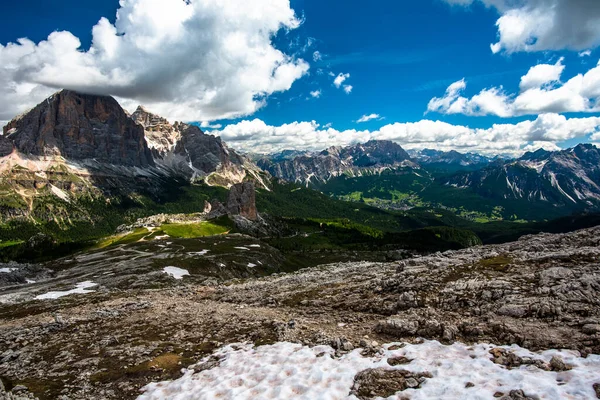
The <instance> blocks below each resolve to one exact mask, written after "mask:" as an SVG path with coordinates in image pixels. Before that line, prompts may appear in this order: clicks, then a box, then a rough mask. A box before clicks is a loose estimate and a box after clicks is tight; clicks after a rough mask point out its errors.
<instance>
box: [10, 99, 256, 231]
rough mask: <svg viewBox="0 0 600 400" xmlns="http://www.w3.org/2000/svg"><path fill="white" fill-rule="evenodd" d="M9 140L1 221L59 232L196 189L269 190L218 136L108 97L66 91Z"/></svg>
mask: <svg viewBox="0 0 600 400" xmlns="http://www.w3.org/2000/svg"><path fill="white" fill-rule="evenodd" d="M3 133H4V134H3V135H2V136H0V216H1V219H2V222H3V223H7V222H10V221H13V220H19V221H22V222H23V223H25V222H27V223H32V224H34V225H35V224H38V225H39V224H47V223H52V224H55V225H57V226H59V227H61V229H63V228H66V227H68V226H72V225H73V224H77V223H83V222H86V223H87V224H92V225H94V224H99V223H101V222H102V223H104V222H106V218H104V220H103V219H102V216H101V215H100V214H106V213H109V214H111V215H114V216H115V221H113V222H114V224H116V223H117V222H122V221H117V220H118V219H119V218H122V217H124V216H125V215H126V214H127V213H129V212H130V211H128V210H130V209H131V207H135V208H139V209H140V210H141V211H140V212H142V213H143V212H150V210H149V207H150V204H154V202H158V203H161V202H164V201H166V200H167V199H174V198H176V197H177V196H180V195H182V193H184V192H185V190H187V189H186V187H189V186H190V184H192V183H194V184H197V183H202V184H204V185H208V186H222V187H225V188H228V187H231V186H232V185H234V184H237V183H241V182H244V181H253V182H255V183H256V185H257V186H258V187H261V188H265V187H267V184H268V183H267V182H268V176H267V175H266V174H265V173H263V172H262V171H261V170H260V169H259V168H258V167H257V166H256V165H255V164H253V163H252V162H250V161H249V160H247V159H245V158H244V157H242V156H241V155H239V154H237V153H236V152H235V151H233V150H231V149H229V148H227V146H226V144H225V143H223V142H222V141H221V139H220V138H218V137H215V136H212V135H206V134H204V132H202V131H201V130H200V128H198V127H196V126H194V125H188V124H184V123H180V122H176V123H174V124H171V123H169V121H167V120H166V119H164V118H161V117H159V116H157V115H154V114H151V113H150V112H148V111H147V110H145V109H144V108H143V107H139V108H138V109H137V110H136V111H135V113H134V114H133V115H131V116H130V115H129V114H128V113H127V112H126V111H125V110H123V108H121V106H120V105H119V103H118V102H117V101H116V100H115V99H114V98H112V97H109V96H96V95H89V94H83V93H77V92H74V91H69V90H63V91H60V92H58V93H56V94H54V95H52V96H50V97H49V98H48V99H46V100H45V101H43V102H42V103H40V104H39V105H37V106H36V107H34V108H33V109H32V110H30V111H28V112H27V113H25V114H23V115H21V116H18V117H16V118H15V119H14V120H12V121H11V122H9V123H8V125H6V126H5V127H4V129H3ZM205 192H206V190H205ZM204 200H206V199H205V198H204V197H202V200H201V201H200V202H201V203H202V204H201V206H198V207H203V205H204V203H203V201H204ZM186 201H188V202H193V201H194V199H191V198H188V199H187V200H186ZM144 209H145V211H144ZM105 217H106V215H105ZM113 222H111V224H113ZM114 224H113V225H114Z"/></svg>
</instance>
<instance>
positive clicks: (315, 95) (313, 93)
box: [310, 90, 322, 99]
mask: <svg viewBox="0 0 600 400" xmlns="http://www.w3.org/2000/svg"><path fill="white" fill-rule="evenodd" d="M321 94H322V92H321V91H320V90H315V91H312V92H310V95H311V96H312V97H314V98H315V99H318V98H319V97H321Z"/></svg>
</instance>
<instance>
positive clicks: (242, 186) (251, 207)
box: [227, 182, 258, 221]
mask: <svg viewBox="0 0 600 400" xmlns="http://www.w3.org/2000/svg"><path fill="white" fill-rule="evenodd" d="M227 211H228V212H229V213H230V214H231V215H240V216H242V217H244V218H246V219H249V220H251V221H256V220H257V219H258V212H257V210H256V190H255V188H254V184H253V183H251V182H244V183H238V184H236V185H233V186H232V187H231V189H229V198H228V199H227Z"/></svg>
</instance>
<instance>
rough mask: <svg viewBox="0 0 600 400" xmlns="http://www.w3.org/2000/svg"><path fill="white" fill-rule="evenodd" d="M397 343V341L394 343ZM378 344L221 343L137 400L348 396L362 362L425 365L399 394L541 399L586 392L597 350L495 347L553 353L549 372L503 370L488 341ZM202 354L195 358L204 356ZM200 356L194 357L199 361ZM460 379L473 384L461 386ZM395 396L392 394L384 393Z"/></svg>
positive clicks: (415, 398)
mask: <svg viewBox="0 0 600 400" xmlns="http://www.w3.org/2000/svg"><path fill="white" fill-rule="evenodd" d="M396 344H399V343H396ZM390 346H391V344H390V345H386V346H384V349H385V350H384V352H383V354H382V355H376V356H373V357H363V356H361V354H360V352H361V350H360V349H357V350H354V351H353V352H351V353H348V354H346V355H343V356H341V357H339V358H334V354H335V351H334V350H333V349H332V348H331V347H329V346H316V347H312V348H311V347H307V346H303V345H299V344H292V343H285V342H280V343H276V344H274V345H269V346H261V347H253V346H252V345H250V344H241V345H229V346H226V347H223V348H221V349H219V350H218V351H217V352H216V353H215V354H214V356H216V357H218V358H220V359H221V362H220V365H219V366H217V367H215V368H212V369H209V370H205V371H202V372H199V373H194V370H193V369H188V370H186V371H185V373H184V375H183V376H182V377H181V378H179V379H177V380H175V381H170V382H169V381H167V382H160V383H150V384H149V385H147V386H145V387H144V388H143V389H142V390H143V391H144V393H143V394H142V395H140V396H139V397H138V400H158V399H161V400H163V399H164V400H169V399H172V400H175V399H182V400H183V399H217V398H219V399H236V400H250V399H298V400H303V399H306V400H312V399H353V400H355V399H356V397H354V396H350V395H349V393H350V389H351V387H352V385H353V381H354V376H355V375H356V374H357V373H358V372H360V371H363V370H365V369H368V368H379V367H385V368H386V369H405V370H408V371H411V372H425V371H428V372H430V373H431V374H432V375H433V377H432V378H430V379H427V380H426V381H425V383H424V384H423V386H422V388H420V389H407V390H405V391H403V392H399V394H401V397H402V398H409V399H411V400H424V399H482V400H483V399H492V398H494V394H495V393H496V392H503V393H508V392H510V391H511V390H523V391H524V392H525V394H526V395H529V396H537V397H536V398H538V397H539V398H541V399H591V398H594V397H595V393H594V389H593V387H592V385H593V384H594V383H595V382H596V381H597V378H598V371H599V370H600V356H598V355H590V356H588V357H587V358H581V357H579V356H578V354H577V353H575V352H572V351H558V350H549V351H545V352H543V353H536V354H534V353H531V352H530V351H528V350H526V349H523V348H520V347H518V346H516V345H513V346H502V348H504V349H507V350H510V351H514V352H515V353H516V354H517V355H519V356H521V357H532V358H536V359H542V360H544V361H546V362H548V361H550V359H551V358H552V356H559V357H561V358H562V359H563V360H564V361H565V362H566V363H568V364H571V365H572V366H573V369H572V370H571V371H565V372H549V371H544V370H541V369H538V368H536V367H533V366H522V367H520V368H518V369H511V370H509V369H506V368H505V367H503V366H501V365H498V364H494V363H493V362H492V361H491V359H490V358H491V356H490V354H489V350H490V349H492V348H494V347H496V346H493V345H490V344H477V345H474V346H468V345H465V344H461V343H454V344H453V345H451V346H444V345H442V344H440V343H439V342H436V341H424V342H423V343H421V344H414V345H411V344H408V345H406V346H405V347H403V348H400V349H397V350H389V348H390ZM401 356H404V357H406V358H408V359H412V360H413V361H412V362H410V363H409V364H406V365H399V366H396V367H392V366H390V365H388V363H387V359H388V358H390V357H401ZM207 360H208V358H206V359H204V360H203V361H202V362H205V361H207ZM202 362H201V363H202ZM467 382H471V383H473V384H474V386H473V387H466V384H467ZM392 398H397V397H396V396H392V397H390V399H392Z"/></svg>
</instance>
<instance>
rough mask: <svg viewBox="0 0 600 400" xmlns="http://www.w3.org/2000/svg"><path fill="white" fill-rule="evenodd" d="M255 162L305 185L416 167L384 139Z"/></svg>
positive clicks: (273, 173)
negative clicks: (403, 167) (391, 169)
mask: <svg viewBox="0 0 600 400" xmlns="http://www.w3.org/2000/svg"><path fill="white" fill-rule="evenodd" d="M258 166H259V167H261V168H263V169H264V170H266V171H268V172H269V173H271V175H273V176H275V177H277V178H280V179H283V180H286V181H289V182H296V183H303V184H306V185H309V184H311V183H318V182H321V183H322V182H327V181H328V180H329V179H331V178H334V177H337V176H341V175H349V176H361V175H369V174H373V173H378V172H380V171H381V170H382V169H387V168H396V167H401V166H410V167H416V164H414V163H413V162H412V161H411V159H410V156H409V155H408V153H407V152H406V151H404V149H402V147H400V146H399V145H398V144H396V143H394V142H391V141H387V140H371V141H369V142H367V143H364V144H357V145H354V146H348V147H330V148H329V149H327V150H324V151H322V152H320V153H316V154H310V153H309V154H303V155H300V156H296V157H293V158H289V157H282V156H281V155H277V156H275V157H272V158H263V159H261V160H259V161H258Z"/></svg>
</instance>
